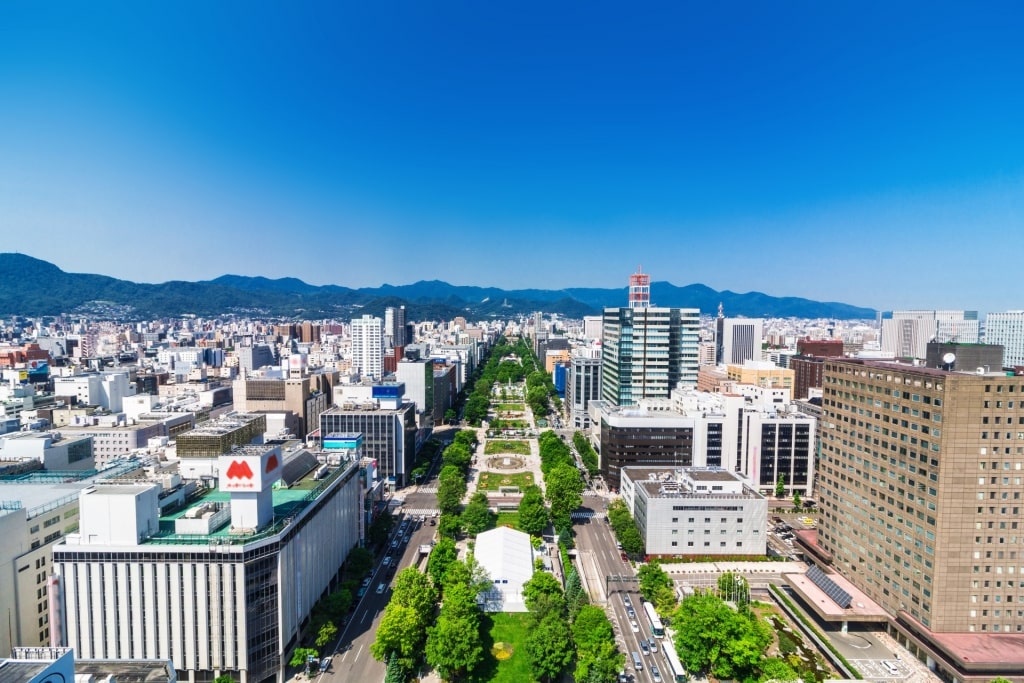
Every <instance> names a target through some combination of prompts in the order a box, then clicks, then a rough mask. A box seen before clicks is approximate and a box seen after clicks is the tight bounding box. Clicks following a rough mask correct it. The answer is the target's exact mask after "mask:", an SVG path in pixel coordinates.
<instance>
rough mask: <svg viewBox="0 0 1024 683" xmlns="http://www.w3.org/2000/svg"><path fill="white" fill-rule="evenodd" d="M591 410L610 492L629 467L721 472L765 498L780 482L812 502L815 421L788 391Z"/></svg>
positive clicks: (600, 404) (681, 396) (694, 395)
mask: <svg viewBox="0 0 1024 683" xmlns="http://www.w3.org/2000/svg"><path fill="white" fill-rule="evenodd" d="M590 410H591V420H592V427H591V442H592V444H593V445H594V447H595V450H597V452H598V458H599V465H600V468H601V473H602V474H603V475H604V478H605V481H606V482H608V485H609V486H610V487H612V488H617V487H618V486H620V483H621V470H622V469H623V468H625V467H630V466H644V467H676V468H678V467H721V468H723V469H726V470H729V471H731V472H737V473H739V474H742V475H743V476H744V477H746V478H747V479H748V480H749V482H750V486H751V487H753V488H755V489H756V490H758V491H761V492H764V493H770V492H772V491H774V489H775V485H776V482H777V481H778V477H779V475H782V476H783V478H784V480H785V486H786V491H787V493H789V494H790V495H792V493H794V492H796V491H799V492H800V494H801V495H802V496H804V497H805V498H806V497H810V496H811V495H812V494H813V491H814V489H813V486H814V466H815V457H814V455H815V440H814V436H815V420H814V418H813V417H810V416H807V415H804V414H802V413H800V412H798V411H797V410H796V407H795V406H793V405H791V404H790V402H789V393H788V392H787V391H786V390H784V389H766V388H763V387H756V386H743V385H739V386H736V387H734V393H730V394H705V393H701V392H698V391H694V390H692V389H679V390H676V391H674V392H672V398H671V400H650V401H643V402H642V403H641V404H640V405H639V406H632V407H621V406H613V405H611V404H609V403H608V402H606V401H591V404H590Z"/></svg>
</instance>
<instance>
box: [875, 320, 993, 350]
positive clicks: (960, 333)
mask: <svg viewBox="0 0 1024 683" xmlns="http://www.w3.org/2000/svg"><path fill="white" fill-rule="evenodd" d="M979 332H980V328H979V325H978V312H977V311H892V312H891V313H883V314H882V351H883V352H886V353H891V354H892V355H893V357H895V358H919V359H922V360H923V359H924V358H925V357H926V355H927V352H928V342H931V341H938V342H957V343H959V344H977V343H978V341H979Z"/></svg>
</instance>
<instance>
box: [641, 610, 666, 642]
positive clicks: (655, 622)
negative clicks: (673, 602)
mask: <svg viewBox="0 0 1024 683" xmlns="http://www.w3.org/2000/svg"><path fill="white" fill-rule="evenodd" d="M644 612H647V620H648V621H649V622H651V635H652V636H654V637H655V638H664V637H665V627H664V626H662V625H661V619H659V618H658V613H657V612H655V611H654V605H652V604H651V603H649V602H644Z"/></svg>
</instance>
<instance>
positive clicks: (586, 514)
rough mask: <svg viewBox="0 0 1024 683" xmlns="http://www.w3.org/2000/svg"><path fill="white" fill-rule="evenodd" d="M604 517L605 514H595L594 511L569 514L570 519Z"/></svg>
mask: <svg viewBox="0 0 1024 683" xmlns="http://www.w3.org/2000/svg"><path fill="white" fill-rule="evenodd" d="M604 517H605V514H604V513H603V512H594V511H593V510H576V511H575V512H570V513H569V518H570V519H604Z"/></svg>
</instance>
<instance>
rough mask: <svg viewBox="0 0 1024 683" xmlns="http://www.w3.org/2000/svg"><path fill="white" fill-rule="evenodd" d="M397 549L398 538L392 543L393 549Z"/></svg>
mask: <svg viewBox="0 0 1024 683" xmlns="http://www.w3.org/2000/svg"><path fill="white" fill-rule="evenodd" d="M397 548H398V539H397V538H396V539H395V540H393V541H391V549H392V550H395V549H397Z"/></svg>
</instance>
